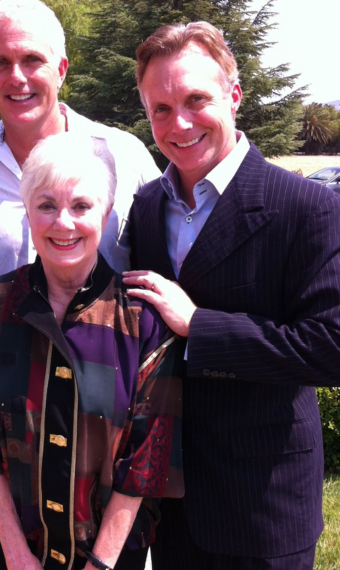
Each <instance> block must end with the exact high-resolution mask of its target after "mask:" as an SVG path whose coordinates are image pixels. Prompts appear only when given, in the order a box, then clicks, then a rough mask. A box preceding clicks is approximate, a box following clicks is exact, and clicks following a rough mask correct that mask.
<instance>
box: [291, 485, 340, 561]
mask: <svg viewBox="0 0 340 570" xmlns="http://www.w3.org/2000/svg"><path fill="white" fill-rule="evenodd" d="M323 516H324V521H325V529H324V531H323V533H322V535H321V537H320V539H319V541H318V545H317V549H316V557H315V564H314V570H339V568H340V475H328V476H326V477H325V481H324V495H323ZM292 570H293V569H292Z"/></svg>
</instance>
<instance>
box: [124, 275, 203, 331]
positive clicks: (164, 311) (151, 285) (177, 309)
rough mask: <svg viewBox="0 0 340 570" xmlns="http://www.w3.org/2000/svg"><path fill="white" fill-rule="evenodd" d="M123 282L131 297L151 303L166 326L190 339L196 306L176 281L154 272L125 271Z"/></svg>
mask: <svg viewBox="0 0 340 570" xmlns="http://www.w3.org/2000/svg"><path fill="white" fill-rule="evenodd" d="M123 276H124V279H123V282H124V283H125V284H126V285H128V287H130V286H131V285H133V286H136V287H144V289H130V288H129V289H128V290H127V292H128V294H129V295H131V297H138V299H144V300H145V301H148V302H149V303H151V304H152V305H153V306H154V307H155V308H156V309H157V311H159V313H160V315H161V317H162V319H163V320H164V321H165V322H166V324H167V325H168V326H169V327H170V328H171V329H172V330H173V331H174V332H175V333H177V334H179V335H180V336H184V337H188V336H189V328H190V322H191V319H192V316H193V314H194V312H195V310H196V305H194V303H193V302H192V301H191V299H190V298H189V297H188V295H187V294H186V293H185V292H184V291H183V289H181V287H180V286H179V285H178V284H177V283H175V282H174V281H169V280H168V279H164V277H162V276H161V275H158V274H157V273H153V271H125V272H124V273H123Z"/></svg>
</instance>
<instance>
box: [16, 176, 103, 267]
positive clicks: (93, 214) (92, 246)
mask: <svg viewBox="0 0 340 570" xmlns="http://www.w3.org/2000/svg"><path fill="white" fill-rule="evenodd" d="M96 187H98V181H97V184H95V182H94V180H93V179H92V176H90V177H87V179H86V180H82V181H80V182H78V183H75V182H69V183H66V184H64V185H63V187H61V188H60V187H54V188H52V189H50V190H45V189H41V188H39V189H37V190H34V192H33V193H32V195H31V197H30V201H29V210H28V212H27V215H28V218H29V222H30V226H31V231H32V239H33V243H34V246H35V248H36V250H37V253H38V254H39V255H40V257H41V259H42V262H43V265H44V268H45V271H46V269H50V270H54V271H55V270H57V271H60V269H62V268H64V269H65V270H66V269H68V274H69V272H70V270H72V269H74V272H75V274H74V277H76V276H77V275H79V272H81V273H83V271H88V272H90V270H91V268H92V266H93V264H94V263H95V260H96V256H97V248H98V245H99V242H100V239H101V235H102V231H103V229H104V228H105V225H106V222H107V219H108V217H109V212H110V208H109V209H108V210H107V212H104V207H103V201H102V195H101V194H98V192H97V191H96ZM71 273H72V271H71Z"/></svg>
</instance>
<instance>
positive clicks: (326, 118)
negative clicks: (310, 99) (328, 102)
mask: <svg viewBox="0 0 340 570" xmlns="http://www.w3.org/2000/svg"><path fill="white" fill-rule="evenodd" d="M331 136H332V128H331V121H330V111H329V109H328V108H327V107H323V106H322V105H321V103H310V104H309V105H305V106H304V110H303V118H302V130H301V133H300V139H301V140H303V141H305V143H304V145H303V151H304V152H305V153H306V154H320V152H321V151H322V149H323V147H324V146H325V144H326V143H327V142H328V141H329V140H330V139H331Z"/></svg>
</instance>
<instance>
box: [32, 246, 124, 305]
mask: <svg viewBox="0 0 340 570" xmlns="http://www.w3.org/2000/svg"><path fill="white" fill-rule="evenodd" d="M114 274H115V272H114V270H113V269H111V267H110V266H109V265H108V263H107V262H106V261H105V259H104V257H103V256H102V255H101V253H99V252H98V258H97V261H96V263H95V264H94V266H93V267H92V269H91V271H90V274H89V276H88V278H87V280H86V283H85V285H84V287H81V288H80V289H78V290H77V291H76V292H75V295H74V297H73V299H72V301H71V303H70V305H69V307H68V311H67V312H68V313H72V312H73V311H74V310H76V311H79V310H80V309H83V308H85V307H88V306H89V305H90V304H91V303H93V302H94V301H95V300H96V299H97V298H98V297H99V296H100V295H101V294H102V293H103V291H104V290H105V289H106V287H107V286H108V284H109V283H110V281H111V279H112V277H113V275H114ZM29 279H30V285H31V287H32V288H34V289H36V290H38V291H41V293H42V295H43V296H44V297H45V298H46V299H48V286H47V281H46V277H45V272H44V268H43V264H42V262H41V259H40V257H39V255H37V257H36V261H35V262H34V264H33V265H31V266H30V273H29Z"/></svg>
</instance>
